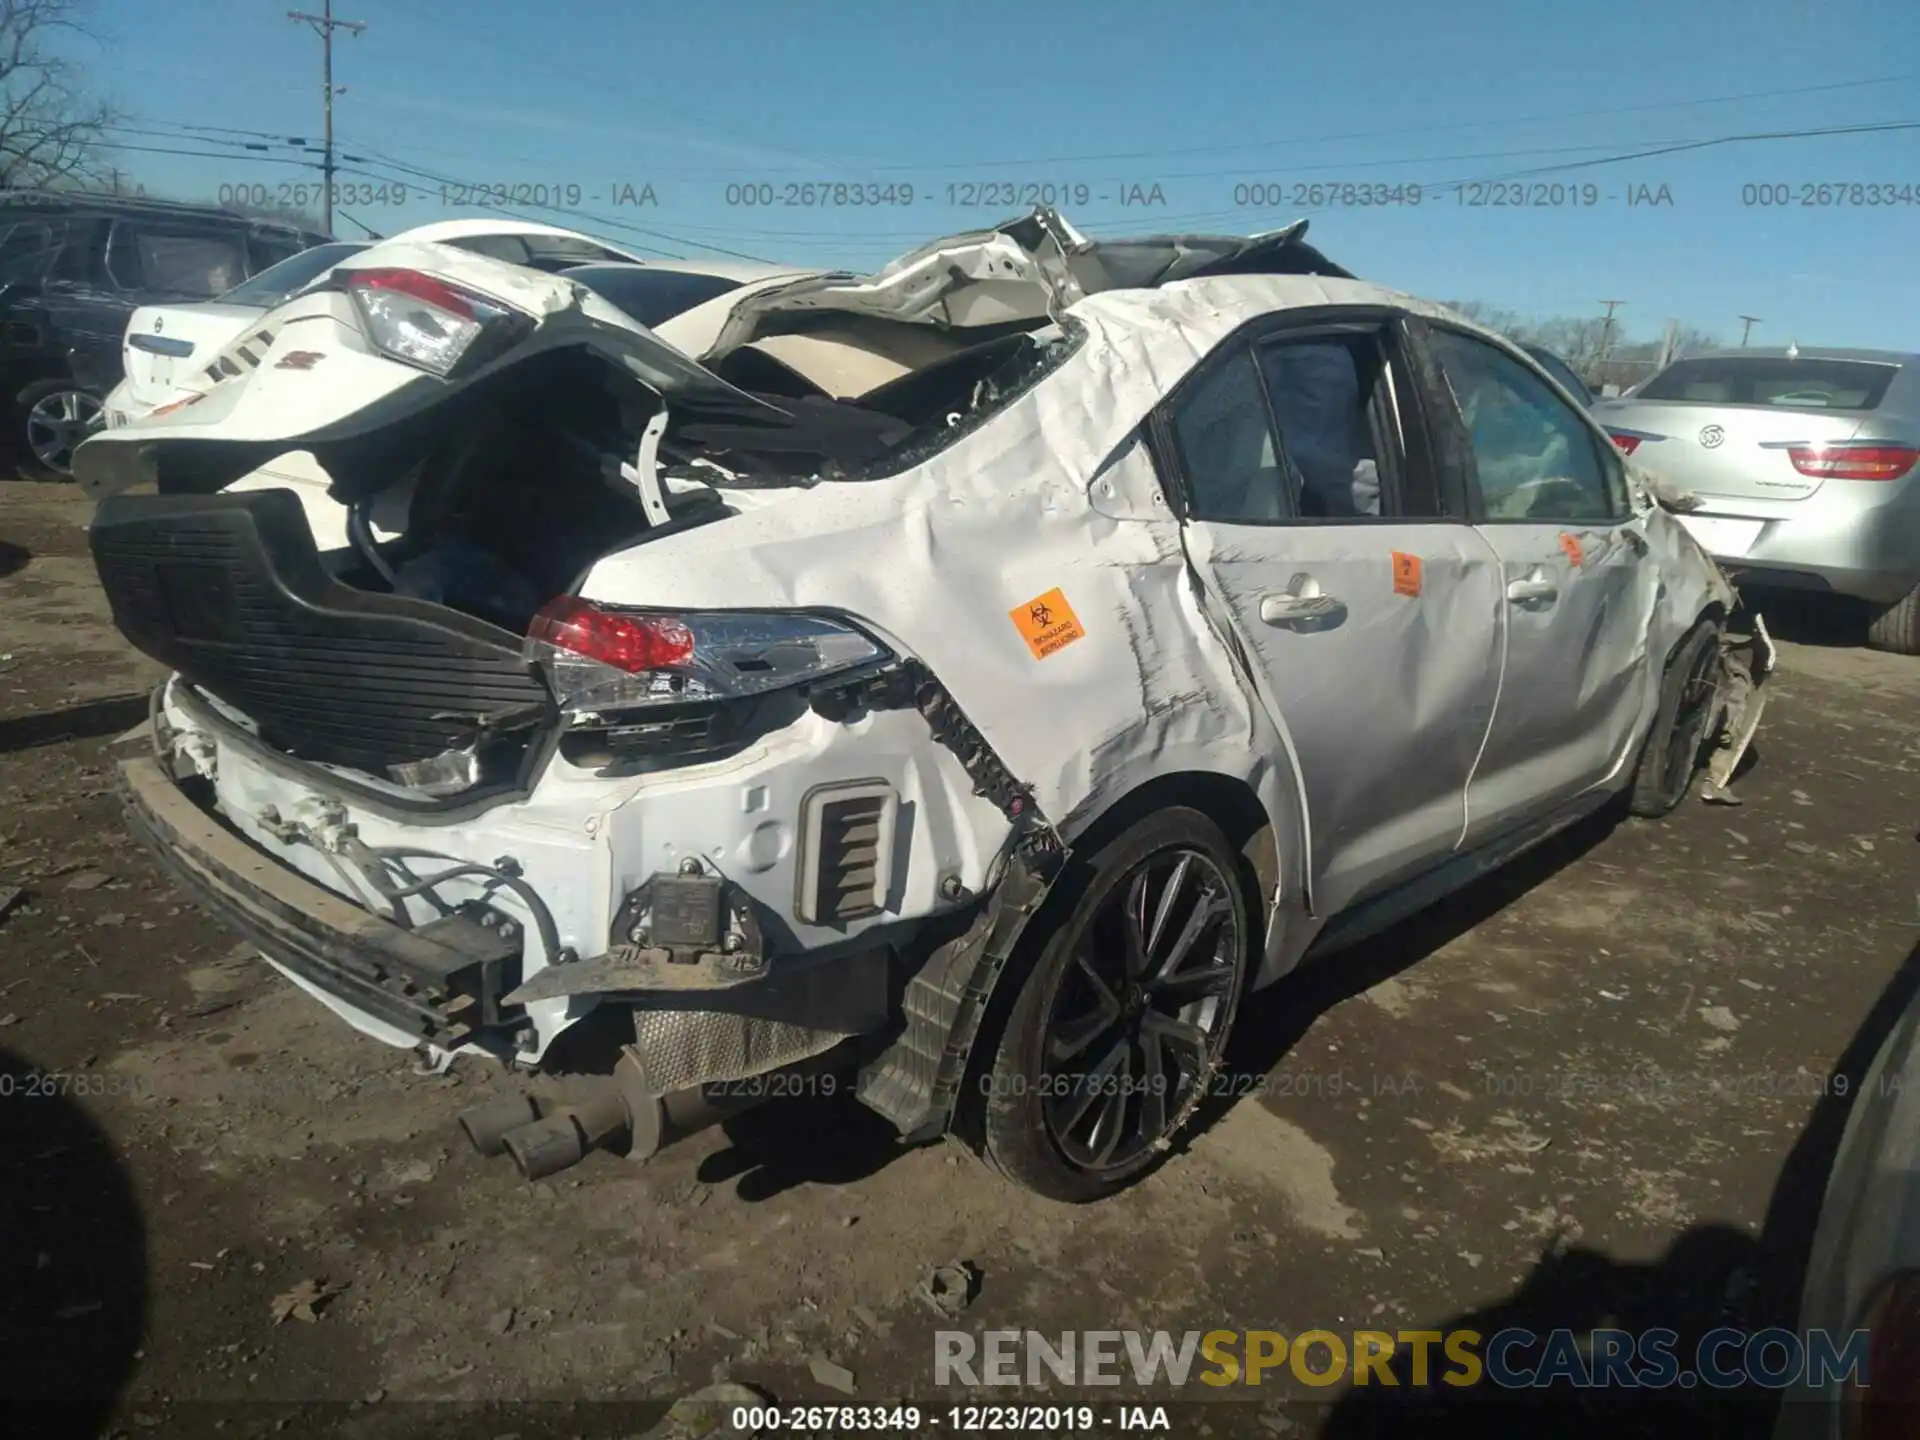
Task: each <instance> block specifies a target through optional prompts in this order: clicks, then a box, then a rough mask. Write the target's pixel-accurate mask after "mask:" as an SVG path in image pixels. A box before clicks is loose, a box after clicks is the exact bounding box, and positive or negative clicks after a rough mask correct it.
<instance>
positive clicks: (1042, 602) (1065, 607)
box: [1007, 586, 1087, 660]
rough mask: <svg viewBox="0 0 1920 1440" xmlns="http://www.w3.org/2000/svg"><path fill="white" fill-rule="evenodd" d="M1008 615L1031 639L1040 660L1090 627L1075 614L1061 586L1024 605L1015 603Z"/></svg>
mask: <svg viewBox="0 0 1920 1440" xmlns="http://www.w3.org/2000/svg"><path fill="white" fill-rule="evenodd" d="M1007 614H1008V615H1009V616H1010V617H1011V618H1012V620H1013V628H1014V629H1016V630H1018V631H1019V632H1020V638H1021V639H1022V640H1024V641H1026V642H1027V648H1028V649H1029V650H1031V651H1033V658H1034V659H1036V660H1044V659H1046V658H1047V657H1048V656H1049V655H1052V654H1053V653H1055V652H1056V651H1059V650H1064V649H1066V648H1067V646H1069V645H1071V644H1072V643H1073V642H1074V641H1076V640H1080V639H1084V638H1085V637H1086V633H1087V631H1086V627H1085V626H1083V625H1082V624H1081V623H1080V617H1079V616H1078V615H1075V614H1074V613H1073V607H1072V606H1071V605H1069V604H1068V603H1067V597H1066V595H1065V594H1063V593H1062V592H1061V590H1060V589H1059V587H1057V586H1056V587H1055V588H1054V589H1052V590H1049V591H1047V593H1046V594H1044V595H1036V596H1034V597H1033V599H1031V600H1029V601H1028V602H1027V603H1026V604H1024V605H1016V606H1014V607H1013V609H1011V610H1009V611H1008V612H1007Z"/></svg>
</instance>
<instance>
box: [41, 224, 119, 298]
mask: <svg viewBox="0 0 1920 1440" xmlns="http://www.w3.org/2000/svg"><path fill="white" fill-rule="evenodd" d="M59 229H62V230H64V231H65V233H64V234H61V233H58V231H56V233H55V235H54V251H53V260H52V263H51V264H49V265H48V267H47V279H49V280H54V281H59V282H60V283H62V284H67V285H97V284H99V283H100V252H101V246H102V241H103V240H104V238H105V236H106V232H107V222H106V221H105V220H69V221H67V222H66V223H65V225H64V226H62V227H59Z"/></svg>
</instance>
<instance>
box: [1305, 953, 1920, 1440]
mask: <svg viewBox="0 0 1920 1440" xmlns="http://www.w3.org/2000/svg"><path fill="white" fill-rule="evenodd" d="M1917 993H1920V947H1916V948H1915V949H1914V951H1913V952H1912V953H1911V954H1910V955H1909V956H1908V957H1907V959H1906V961H1905V963H1904V964H1902V966H1901V967H1900V969H1899V971H1898V972H1896V974H1895V976H1894V978H1893V980H1892V982H1891V983H1890V984H1889V985H1888V986H1887V988H1886V989H1885V991H1883V992H1882V994H1881V996H1880V998H1879V1000H1878V1001H1876V1002H1875V1004H1874V1006H1873V1008H1872V1010H1871V1011H1870V1012H1869V1013H1868V1015H1867V1018H1866V1020H1865V1021H1864V1022H1863V1023H1862V1025H1861V1026H1860V1029H1859V1030H1858V1032H1856V1034H1855V1035H1854V1037H1853V1040H1852V1041H1851V1042H1850V1043H1849V1044H1848V1046H1847V1048H1846V1049H1845V1051H1843V1052H1842V1054H1841V1055H1840V1057H1839V1059H1838V1060H1837V1061H1836V1062H1835V1064H1834V1067H1833V1069H1832V1071H1831V1072H1830V1075H1829V1083H1828V1084H1827V1085H1826V1086H1825V1087H1823V1098H1822V1099H1821V1100H1820V1101H1819V1102H1818V1103H1817V1104H1816V1105H1815V1107H1814V1110H1813V1113H1812V1115H1811V1116H1810V1117H1809V1118H1808V1121H1807V1124H1806V1126H1805V1128H1804V1129H1803V1130H1802V1132H1801V1134H1800V1138H1799V1139H1798V1140H1797V1141H1796V1142H1795V1144H1794V1147H1793V1149H1792V1151H1791V1152H1790V1153H1789V1155H1788V1158H1787V1161H1786V1163H1785V1165H1784V1166H1783V1167H1782V1170H1781V1174H1780V1178H1779V1180H1778V1182H1777V1183H1776V1185H1775V1187H1774V1193H1773V1197H1772V1199H1771V1201H1770V1203H1769V1205H1768V1208H1767V1217H1766V1221H1765V1224H1764V1226H1763V1227H1762V1230H1761V1233H1760V1234H1759V1235H1758V1236H1755V1235H1752V1234H1749V1233H1748V1232H1747V1231H1745V1230H1742V1229H1739V1228H1736V1227H1733V1226H1727V1225H1716V1224H1703V1225H1698V1226H1695V1227H1693V1228H1692V1229H1690V1230H1688V1231H1686V1232H1685V1233H1684V1234H1682V1235H1680V1236H1679V1237H1678V1238H1677V1239H1676V1240H1675V1241H1674V1243H1673V1244H1672V1246H1670V1247H1669V1248H1668V1250H1667V1252H1666V1254H1665V1255H1663V1256H1662V1257H1661V1258H1660V1259H1659V1260H1658V1261H1656V1262H1654V1263H1652V1264H1627V1263H1622V1262H1620V1261H1617V1260H1613V1259H1611V1258H1609V1257H1608V1256H1606V1255H1604V1254H1602V1253H1600V1252H1598V1251H1595V1250H1589V1249H1584V1248H1578V1247H1574V1248H1553V1249H1549V1250H1548V1251H1547V1252H1546V1253H1545V1254H1543V1255H1542V1256H1541V1257H1540V1259H1539V1260H1538V1261H1537V1262H1536V1264H1535V1266H1534V1269H1533V1272H1532V1273H1531V1274H1530V1275H1529V1276H1528V1277H1527V1279H1526V1281H1525V1283H1524V1284H1522V1285H1521V1287H1520V1288H1519V1289H1518V1290H1516V1291H1515V1292H1514V1293H1513V1294H1512V1295H1509V1296H1508V1297H1507V1298H1506V1299H1504V1300H1502V1301H1500V1302H1499V1303H1497V1304H1495V1305H1491V1306H1488V1307H1486V1308H1484V1309H1479V1310H1473V1311H1468V1312H1466V1313H1463V1314H1459V1315H1454V1316H1450V1317H1448V1318H1446V1319H1444V1320H1441V1321H1438V1322H1436V1323H1435V1324H1434V1326H1433V1327H1432V1328H1434V1329H1436V1330H1442V1331H1446V1330H1457V1329H1466V1330H1474V1331H1478V1332H1479V1333H1480V1335H1481V1336H1483V1337H1487V1338H1491V1337H1492V1336H1493V1335H1494V1334H1496V1333H1498V1332H1499V1331H1501V1330H1504V1329H1508V1328H1510V1327H1518V1328H1522V1329H1526V1330H1530V1331H1533V1332H1535V1333H1536V1334H1538V1335H1541V1336H1543V1337H1544V1336H1546V1335H1547V1334H1549V1333H1550V1332H1552V1331H1555V1330H1567V1331H1570V1332H1571V1333H1572V1334H1573V1336H1574V1337H1575V1338H1576V1339H1577V1340H1580V1341H1583V1342H1584V1339H1585V1337H1586V1336H1587V1334H1588V1332H1590V1331H1591V1330H1593V1329H1595V1328H1598V1327H1608V1328H1618V1329H1623V1330H1629V1331H1645V1330H1648V1329H1655V1328H1663V1329H1668V1330H1672V1331H1674V1332H1675V1333H1676V1334H1677V1336H1678V1340H1677V1342H1676V1343H1675V1344H1674V1346H1673V1352H1672V1353H1673V1355H1674V1356H1675V1358H1676V1359H1677V1360H1678V1362H1679V1364H1680V1367H1681V1368H1682V1369H1683V1370H1684V1369H1687V1368H1690V1357H1691V1356H1692V1354H1693V1352H1694V1349H1695V1347H1696V1346H1697V1344H1698V1342H1699V1341H1700V1339H1701V1338H1702V1337H1703V1336H1704V1335H1705V1334H1706V1333H1707V1332H1708V1331H1709V1330H1712V1329H1714V1328H1716V1327H1719V1326H1733V1327H1736V1328H1738V1329H1741V1330H1744V1331H1749V1332H1752V1331H1757V1330H1762V1329H1766V1328H1768V1327H1771V1326H1776V1325H1777V1326H1783V1327H1786V1328H1788V1329H1797V1328H1798V1323H1799V1321H1798V1316H1799V1297H1800V1290H1801V1286H1802V1283H1803V1281H1804V1279H1805V1273H1806V1265H1807V1257H1808V1254H1809V1253H1810V1251H1811V1249H1812V1245H1813V1233H1814V1227H1815V1225H1816V1224H1817V1222H1818V1220H1819V1214H1820V1202H1821V1198H1822V1194H1823V1192H1824V1190H1825V1187H1826V1182H1827V1175H1828V1172H1829V1171H1830V1170H1831V1169H1832V1166H1833V1160H1834V1155H1835V1152H1836V1151H1837V1150H1838V1148H1839V1144H1840V1137H1841V1134H1842V1132H1843V1131H1844V1130H1845V1127H1846V1121H1847V1105H1848V1102H1847V1099H1846V1097H1847V1096H1850V1095H1856V1094H1858V1093H1859V1092H1860V1090H1861V1086H1862V1081H1863V1079H1864V1077H1865V1075H1866V1072H1867V1069H1868V1067H1869V1066H1870V1065H1871V1064H1872V1063H1873V1057H1874V1055H1875V1053H1876V1052H1877V1051H1878V1050H1879V1049H1880V1047H1881V1045H1882V1044H1883V1043H1884V1042H1885V1040H1886V1038H1887V1036H1888V1035H1889V1034H1891V1033H1892V1031H1893V1029H1894V1027H1895V1025H1896V1024H1897V1023H1898V1021H1899V1019H1900V1016H1901V1014H1902V1013H1903V1012H1904V1011H1905V1010H1906V1008H1907V1007H1908V1006H1909V1005H1910V1004H1912V1003H1914V999H1915V996H1916V994H1917ZM1542 1357H1543V1351H1542V1350H1541V1349H1540V1348H1539V1347H1537V1346H1535V1347H1531V1348H1529V1347H1521V1348H1519V1349H1518V1350H1516V1351H1515V1352H1514V1359H1515V1361H1516V1362H1517V1363H1519V1364H1521V1365H1530V1364H1537V1363H1538V1362H1539V1361H1540V1359H1541V1358H1542ZM1435 1359H1436V1361H1437V1360H1438V1356H1437V1355H1436V1357H1435ZM1391 1368H1392V1370H1393V1373H1394V1375H1395V1378H1396V1380H1397V1382H1398V1383H1397V1385H1396V1386H1394V1387H1391V1388H1389V1387H1383V1386H1381V1385H1378V1384H1374V1385H1370V1386H1367V1387H1364V1388H1362V1387H1355V1388H1352V1389H1349V1390H1348V1391H1347V1392H1346V1393H1345V1395H1343V1396H1342V1397H1341V1399H1340V1401H1339V1402H1338V1403H1337V1404H1336V1405H1335V1407H1334V1408H1333V1411H1332V1413H1331V1414H1330V1415H1329V1417H1328V1419H1327V1422H1326V1424H1325V1425H1324V1426H1323V1427H1322V1429H1321V1431H1320V1434H1321V1437H1322V1440H1363V1437H1375V1436H1392V1437H1414V1436H1426V1435H1432V1434H1442V1433H1445V1434H1460V1433H1469V1429H1468V1427H1469V1426H1470V1427H1471V1429H1470V1433H1472V1434H1474V1435H1476V1436H1481V1437H1505V1436H1509V1435H1511V1436H1515V1437H1519V1436H1525V1437H1528V1440H1532V1437H1535V1436H1542V1435H1545V1436H1551V1437H1552V1440H1603V1437H1605V1440H1613V1437H1616V1436H1640V1437H1658V1440H1669V1437H1671V1440H1699V1437H1703V1436H1720V1435H1730V1436H1764V1435H1766V1434H1767V1433H1768V1430H1769V1428H1770V1424H1771V1421H1772V1419H1773V1416H1774V1414H1775V1412H1776V1410H1777V1409H1778V1405H1777V1401H1776V1399H1775V1397H1774V1396H1773V1395H1772V1394H1770V1393H1768V1392H1765V1391H1760V1390H1754V1389H1742V1390H1713V1389H1709V1388H1706V1387H1704V1386H1702V1387H1698V1388H1692V1389H1666V1390H1660V1391H1650V1390H1640V1391H1629V1390H1618V1389H1616V1390H1611V1391H1607V1390H1579V1389H1574V1388H1572V1387H1570V1386H1563V1385H1557V1386H1554V1387H1551V1388H1548V1389H1544V1390H1539V1391H1513V1390H1506V1391H1502V1390H1496V1389H1493V1388H1490V1387H1489V1386H1488V1385H1486V1384H1482V1385H1480V1386H1477V1387H1473V1388H1464V1387H1449V1386H1447V1385H1445V1384H1444V1383H1438V1376H1439V1375H1441V1374H1443V1373H1445V1370H1446V1368H1447V1367H1446V1366H1445V1365H1444V1364H1440V1363H1436V1364H1435V1365H1433V1366H1432V1368H1430V1370H1429V1372H1428V1380H1429V1383H1428V1384H1426V1385H1424V1386H1420V1387H1418V1388H1416V1387H1415V1386H1414V1385H1413V1372H1412V1363H1411V1357H1410V1356H1405V1355H1402V1356H1396V1357H1395V1358H1394V1361H1393V1363H1392V1367H1391ZM1908 1433H1915V1432H1911V1431H1910V1432H1908Z"/></svg>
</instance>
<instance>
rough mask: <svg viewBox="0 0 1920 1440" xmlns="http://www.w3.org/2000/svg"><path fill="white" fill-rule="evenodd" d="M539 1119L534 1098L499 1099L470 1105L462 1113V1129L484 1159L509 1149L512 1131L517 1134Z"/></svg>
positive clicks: (513, 1096)
mask: <svg viewBox="0 0 1920 1440" xmlns="http://www.w3.org/2000/svg"><path fill="white" fill-rule="evenodd" d="M539 1118H540V1107H539V1106H538V1105H537V1104H535V1103H534V1099H533V1097H532V1096H531V1095H499V1096H496V1097H494V1098H493V1099H492V1100H489V1101H487V1102H486V1103H485V1104H483V1105H470V1106H468V1107H467V1108H466V1109H465V1110H462V1111H461V1112H460V1116H459V1119H460V1129H461V1131H462V1132H463V1133H464V1134H465V1135H466V1137H467V1139H468V1140H469V1141H470V1142H471V1143H472V1145H473V1148H474V1149H476V1150H478V1151H479V1152H480V1153H481V1154H482V1155H486V1156H494V1155H498V1154H499V1153H500V1152H501V1151H502V1150H503V1149H505V1148H506V1146H505V1143H504V1142H505V1140H506V1136H507V1132H508V1131H509V1130H517V1129H518V1128H519V1127H521V1126H522V1125H529V1124H531V1123H532V1122H533V1121H535V1120H538V1119H539Z"/></svg>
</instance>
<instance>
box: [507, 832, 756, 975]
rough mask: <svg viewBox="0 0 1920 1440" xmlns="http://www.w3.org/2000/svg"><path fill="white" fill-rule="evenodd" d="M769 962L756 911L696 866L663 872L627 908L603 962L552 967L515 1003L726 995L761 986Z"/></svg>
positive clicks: (616, 923)
mask: <svg viewBox="0 0 1920 1440" xmlns="http://www.w3.org/2000/svg"><path fill="white" fill-rule="evenodd" d="M766 973H767V956H766V950H765V947H764V945H763V944H762V942H761V936H760V922H759V921H758V920H757V919H756V918H755V917H754V913H753V904H752V902H751V901H750V900H749V899H748V898H747V896H746V893H745V892H744V891H742V890H741V889H740V888H739V887H738V886H735V885H732V884H730V883H729V882H727V881H726V880H723V879H722V878H721V877H720V876H719V875H717V874H713V873H709V872H706V871H704V870H703V869H702V867H701V864H700V862H699V861H698V860H696V859H693V858H691V857H689V858H688V859H687V860H685V861H683V862H682V864H681V868H680V871H679V873H677V874H668V873H666V872H664V871H661V872H658V873H656V874H655V875H653V876H652V878H650V879H648V880H646V881H645V882H643V883H642V884H641V885H640V886H639V888H638V889H636V890H634V891H633V892H632V893H630V894H629V895H628V896H627V897H626V899H625V900H624V901H622V902H621V905H620V909H619V911H618V913H616V914H615V916H614V918H613V925H612V927H611V930H610V932H609V935H608V948H607V953H606V954H605V955H602V956H599V957H597V958H595V959H593V960H590V961H586V962H584V963H583V962H574V963H572V964H569V965H564V966H550V967H548V968H547V969H545V970H542V971H541V972H540V973H539V974H537V975H535V976H533V977H532V978H531V979H530V980H528V981H527V983H526V984H524V985H522V986H521V987H520V988H519V989H517V990H515V991H514V992H513V994H512V995H511V996H510V997H509V1000H510V1002H511V1003H513V1004H516V1005H525V1004H527V1003H529V1002H530V1001H534V1000H554V999H558V998H559V997H561V996H563V995H613V994H620V993H622V992H634V991H649V990H725V989H728V988H730V987H732V986H736V985H745V984H747V983H749V982H750V981H755V980H759V979H761V978H762V977H763V976H765V974H766Z"/></svg>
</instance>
